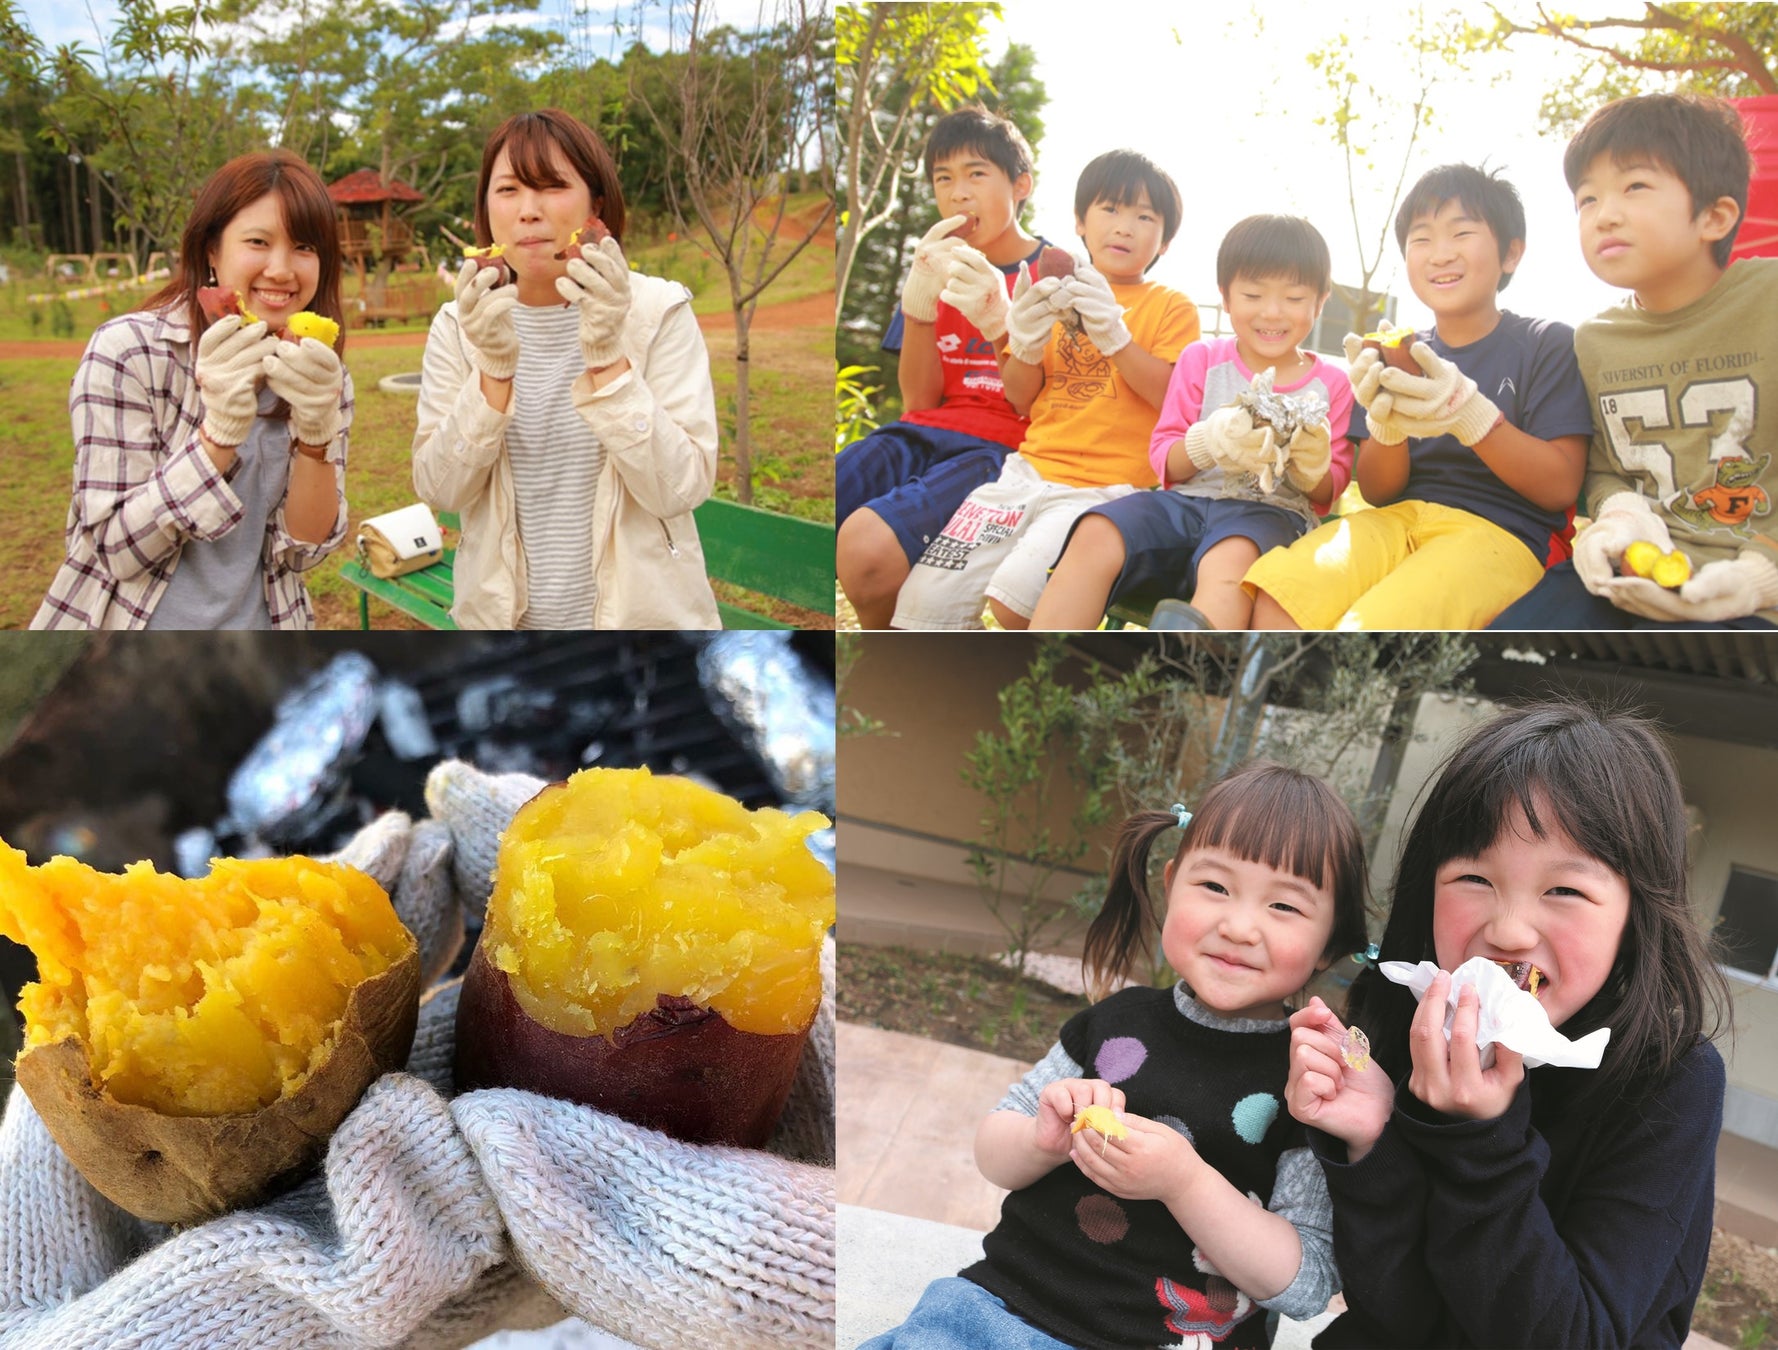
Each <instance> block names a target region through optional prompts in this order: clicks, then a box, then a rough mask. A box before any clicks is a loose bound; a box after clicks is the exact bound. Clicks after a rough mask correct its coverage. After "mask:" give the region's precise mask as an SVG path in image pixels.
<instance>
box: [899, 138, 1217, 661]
mask: <svg viewBox="0 0 1778 1350" xmlns="http://www.w3.org/2000/svg"><path fill="white" fill-rule="evenodd" d="M1182 213H1183V207H1182V205H1181V202H1180V197H1179V189H1178V188H1177V187H1176V186H1175V185H1174V183H1173V180H1172V179H1171V178H1170V177H1168V176H1167V174H1166V173H1164V172H1163V171H1162V170H1161V169H1160V168H1159V167H1158V166H1157V165H1156V164H1154V163H1153V161H1151V160H1149V159H1148V158H1147V157H1145V156H1143V155H1140V154H1137V153H1136V152H1135V151H1132V150H1114V151H1111V152H1109V153H1107V154H1104V155H1100V156H1099V157H1098V158H1097V159H1095V160H1093V162H1092V163H1090V164H1088V165H1087V167H1086V168H1085V169H1084V170H1083V171H1082V172H1081V176H1080V181H1079V183H1078V184H1077V185H1076V187H1075V194H1074V216H1075V229H1076V231H1077V232H1078V233H1079V234H1080V237H1081V239H1082V241H1083V242H1084V243H1085V244H1086V248H1087V254H1088V256H1089V257H1090V258H1091V259H1092V263H1091V265H1085V266H1077V267H1076V269H1075V272H1074V275H1073V276H1071V277H1045V278H1041V279H1039V280H1037V281H1031V280H1030V279H1029V275H1028V269H1026V268H1021V269H1020V277H1019V282H1018V285H1017V287H1016V289H1015V291H1014V298H1013V302H1012V308H1011V311H1010V312H1009V314H1008V315H1007V323H1006V328H1007V331H1006V336H1005V338H1004V339H1003V342H1004V355H1003V359H1002V364H1001V370H1002V374H1003V377H1004V380H1005V385H1006V397H1007V401H1008V402H1010V403H1011V404H1012V406H1013V407H1014V408H1016V409H1018V410H1019V411H1021V412H1024V411H1026V410H1029V414H1030V418H1031V427H1030V430H1029V431H1028V432H1027V433H1026V436H1025V441H1024V444H1023V445H1022V446H1020V448H1019V450H1018V452H1017V453H1016V454H1012V455H1008V456H1007V459H1006V464H1005V467H1004V468H1003V469H1002V470H1001V473H1000V477H999V478H998V479H996V480H994V481H993V482H990V483H986V484H984V485H983V486H981V487H979V488H977V489H976V490H975V491H973V492H971V493H970V494H969V496H968V497H967V498H966V499H965V500H964V502H963V505H962V506H961V507H959V508H958V510H957V512H956V514H955V515H953V516H952V517H951V519H950V523H949V524H947V525H946V526H945V528H944V530H943V532H942V533H940V534H939V535H938V537H937V538H935V539H933V541H932V542H931V544H929V545H928V546H927V548H926V550H925V552H924V553H923V554H921V556H920V560H919V562H918V563H917V564H916V565H915V566H914V568H913V570H912V571H911V572H910V573H909V575H908V578H907V581H906V582H905V583H904V584H903V586H902V588H901V593H900V596H899V598H898V600H897V603H896V608H895V620H894V626H895V627H897V628H954V629H967V628H979V627H981V626H982V621H981V613H982V605H983V600H984V598H985V599H986V601H987V604H988V607H989V608H990V609H991V610H992V612H993V614H994V616H995V618H996V619H997V620H998V621H999V622H1000V623H1001V624H1002V625H1003V626H1005V627H1007V628H1024V627H1026V626H1027V624H1028V623H1029V621H1030V616H1031V611H1032V610H1033V609H1035V608H1036V606H1037V598H1038V596H1039V595H1040V594H1042V592H1043V587H1044V583H1045V581H1046V580H1047V579H1048V575H1049V569H1050V565H1051V564H1052V563H1054V561H1055V560H1056V557H1057V555H1058V554H1059V553H1060V552H1061V550H1062V544H1063V541H1064V540H1065V539H1066V538H1067V535H1068V530H1069V527H1070V526H1071V525H1073V523H1074V521H1075V519H1076V518H1077V517H1079V515H1080V514H1081V512H1083V511H1085V510H1087V509H1088V508H1089V507H1092V506H1098V505H1102V504H1103V503H1105V502H1109V501H1114V500H1116V499H1117V498H1119V497H1122V496H1126V495H1128V494H1129V493H1131V492H1133V491H1135V490H1136V489H1137V488H1139V487H1153V486H1154V485H1155V481H1156V480H1155V476H1154V469H1153V467H1152V466H1151V465H1150V464H1149V462H1148V441H1149V437H1150V435H1151V434H1152V433H1153V431H1154V425H1155V419H1156V418H1157V417H1158V416H1159V414H1160V407H1161V402H1162V400H1163V399H1164V398H1165V396H1166V392H1167V382H1168V380H1169V379H1170V378H1171V376H1172V373H1173V363H1174V362H1175V361H1176V360H1177V359H1178V357H1179V353H1180V351H1181V350H1182V349H1183V348H1184V347H1185V345H1186V344H1187V343H1188V342H1191V341H1193V340H1195V339H1196V338H1197V336H1198V310H1197V306H1196V305H1194V304H1193V303H1192V302H1191V300H1190V299H1189V298H1187V297H1186V296H1185V295H1184V294H1182V293H1181V292H1179V291H1176V290H1173V289H1172V288H1170V287H1167V286H1163V285H1161V284H1160V283H1158V282H1154V281H1149V280H1147V279H1146V273H1147V271H1148V269H1149V268H1150V267H1152V266H1153V265H1154V263H1155V261H1156V260H1157V259H1158V258H1159V257H1160V256H1161V254H1163V253H1164V252H1166V250H1167V245H1168V244H1169V243H1171V242H1172V239H1173V236H1174V234H1176V233H1177V232H1178V229H1179V222H1180V217H1181V215H1182ZM967 262H968V260H966V259H959V260H958V261H956V262H954V263H953V264H952V268H953V271H952V275H953V277H954V278H958V277H960V276H961V275H962V274H963V273H964V271H965V269H966V266H967Z"/></svg>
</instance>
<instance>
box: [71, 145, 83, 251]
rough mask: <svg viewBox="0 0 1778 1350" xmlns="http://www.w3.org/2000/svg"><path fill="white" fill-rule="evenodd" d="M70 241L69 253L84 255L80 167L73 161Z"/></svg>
mask: <svg viewBox="0 0 1778 1350" xmlns="http://www.w3.org/2000/svg"><path fill="white" fill-rule="evenodd" d="M67 216H68V239H69V241H70V243H71V245H72V247H70V248H69V250H68V252H70V253H83V252H85V250H84V249H82V248H81V247H80V166H79V165H78V164H76V163H75V162H74V161H73V160H69V161H68V209H67Z"/></svg>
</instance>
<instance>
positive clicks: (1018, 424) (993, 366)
mask: <svg viewBox="0 0 1778 1350" xmlns="http://www.w3.org/2000/svg"><path fill="white" fill-rule="evenodd" d="M1042 251H1043V243H1042V241H1041V240H1040V241H1039V242H1038V246H1037V249H1036V250H1035V251H1034V252H1033V253H1032V254H1031V256H1030V258H1029V259H1027V260H1026V261H1029V262H1030V263H1032V265H1033V266H1035V265H1036V261H1037V254H1038V253H1041V252H1042ZM1000 270H1001V271H1002V272H1005V273H1006V289H1007V293H1008V294H1009V295H1010V294H1011V293H1012V288H1013V285H1014V284H1015V283H1016V282H1017V280H1018V275H1019V265H1018V264H1017V263H1014V264H1013V265H1012V266H1011V267H1010V268H1008V267H1002V268H1001V269H1000ZM934 329H935V336H936V338H937V341H938V360H939V366H940V369H941V370H942V371H943V372H944V392H943V393H942V394H941V395H940V397H939V404H938V406H937V407H936V408H921V409H919V410H918V411H916V412H904V413H903V414H902V415H901V420H902V421H904V422H913V423H914V424H916V425H917V426H923V427H938V428H939V429H940V430H943V431H955V432H959V433H961V434H962V435H965V436H979V437H981V439H983V440H985V441H997V442H999V443H1000V444H1001V445H1004V446H1008V447H1010V448H1011V449H1014V450H1017V449H1018V448H1019V445H1020V444H1021V443H1022V442H1023V441H1024V439H1025V431H1026V428H1028V427H1029V426H1030V425H1031V424H1030V422H1029V421H1028V420H1027V419H1025V418H1023V417H1020V416H1019V415H1018V413H1017V412H1015V411H1014V410H1013V406H1012V404H1010V403H1008V402H1007V401H1006V386H1005V385H1004V384H1002V383H1001V380H1000V363H999V361H997V360H996V359H995V357H994V344H993V343H991V342H989V341H988V339H987V338H985V337H983V336H982V335H981V332H980V330H978V329H977V328H976V326H975V325H974V324H972V323H971V322H970V321H969V320H968V319H966V318H964V317H963V314H962V312H961V311H960V310H958V309H956V308H955V307H954V306H951V305H947V304H946V303H945V302H944V301H943V300H940V301H939V302H938V320H937V322H936V323H935V324H934ZM901 335H902V316H901V311H900V310H899V309H898V310H896V312H895V318H894V320H893V322H891V324H890V325H889V331H888V333H886V334H885V335H884V337H883V349H884V350H885V351H893V352H899V351H900V350H901Z"/></svg>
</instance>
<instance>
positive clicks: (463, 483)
mask: <svg viewBox="0 0 1778 1350" xmlns="http://www.w3.org/2000/svg"><path fill="white" fill-rule="evenodd" d="M595 215H596V216H597V217H599V219H600V221H602V222H603V225H604V228H605V229H606V230H608V231H609V232H610V234H609V237H607V238H604V239H602V240H600V241H599V242H596V243H595V242H594V240H593V236H594V235H596V234H598V233H599V231H598V230H596V229H595V230H589V231H588V232H587V237H586V238H584V239H579V240H577V246H575V247H570V236H572V235H573V234H574V232H575V231H576V230H578V229H580V228H581V226H582V224H583V222H585V221H586V220H587V219H588V217H589V216H595ZM475 228H476V237H477V241H478V242H479V243H480V244H481V245H482V246H484V247H486V246H487V245H489V244H498V245H501V246H502V247H503V249H504V253H503V254H502V255H501V256H502V260H503V261H504V262H505V263H507V264H508V265H509V266H510V272H509V271H507V269H505V268H502V267H497V266H496V267H478V265H477V263H476V262H475V261H474V260H473V259H471V260H467V261H465V262H464V264H463V268H462V270H461V272H459V273H458V276H457V298H456V299H455V300H452V301H450V302H448V303H447V304H446V305H445V306H444V307H443V308H442V309H440V310H439V312H438V316H437V317H436V318H435V319H433V321H432V331H431V332H430V333H429V334H428V336H427V339H426V356H425V362H424V367H423V373H422V377H421V383H420V412H419V427H418V430H417V431H416V433H415V435H414V486H415V488H416V489H417V490H418V492H419V494H420V496H421V497H422V498H423V499H424V500H425V501H426V502H428V503H429V504H430V505H431V506H432V507H434V508H435V509H437V510H441V511H456V512H458V513H459V514H460V515H461V517H462V540H461V543H460V546H459V548H458V550H457V559H456V566H455V572H454V580H455V589H456V600H455V603H454V604H453V605H452V607H451V616H452V618H454V619H455V620H456V621H457V623H458V624H459V625H460V626H462V627H464V628H717V627H720V626H721V624H720V620H719V619H718V617H717V610H716V598H715V596H714V594H712V592H711V590H710V581H709V578H708V576H707V575H706V572H705V568H704V552H703V548H702V546H701V545H700V544H699V542H698V532H697V526H696V523H695V522H694V521H693V519H692V515H691V512H692V509H693V508H694V507H696V506H697V505H698V504H699V503H700V502H702V501H704V500H705V499H706V498H707V497H709V495H710V488H711V485H712V483H713V482H714V481H715V477H716V397H715V392H714V390H713V388H712V386H711V383H710V361H709V356H708V354H707V353H706V351H705V349H704V339H703V335H702V334H701V333H699V331H698V325H697V321H696V320H695V319H694V318H693V316H692V312H691V294H690V292H688V291H687V290H686V289H685V287H683V286H681V285H679V284H678V283H677V282H672V281H666V280H663V279H661V278H659V277H651V276H646V275H644V274H642V273H640V272H632V271H631V270H630V267H629V263H628V262H627V261H626V260H625V258H624V254H623V248H622V243H621V241H622V237H623V229H624V199H623V190H622V188H621V187H620V186H619V185H618V181H617V170H616V165H615V164H614V162H613V160H612V157H611V152H610V150H608V149H607V148H606V146H605V143H604V142H603V141H601V140H600V139H599V137H598V135H597V134H596V133H595V132H593V131H592V130H591V128H589V127H587V126H586V125H585V124H584V123H582V122H580V121H579V120H578V119H576V118H574V117H572V116H570V115H569V114H567V113H565V112H561V111H558V110H556V109H553V108H552V109H545V110H543V111H542V112H535V113H520V114H518V115H517V116H515V117H512V118H509V119H508V120H507V121H506V122H505V123H504V124H502V125H501V127H500V128H499V129H498V130H497V131H496V132H495V133H494V135H493V136H492V138H490V140H489V141H488V144H487V148H486V149H485V150H484V151H483V152H482V168H481V179H480V183H479V185H478V188H477V192H476V218H475ZM558 255H561V256H558ZM502 282H506V283H508V284H501V283H502Z"/></svg>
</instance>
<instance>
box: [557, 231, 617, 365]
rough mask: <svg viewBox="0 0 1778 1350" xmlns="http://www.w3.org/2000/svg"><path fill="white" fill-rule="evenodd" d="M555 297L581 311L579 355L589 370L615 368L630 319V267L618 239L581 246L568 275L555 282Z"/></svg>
mask: <svg viewBox="0 0 1778 1350" xmlns="http://www.w3.org/2000/svg"><path fill="white" fill-rule="evenodd" d="M556 294H558V295H560V296H561V297H562V299H564V300H566V301H567V302H568V303H569V304H571V305H573V306H574V307H575V308H576V309H578V310H579V311H580V354H581V357H582V359H583V360H585V362H586V366H587V369H588V370H603V369H604V368H605V367H606V366H610V365H615V364H616V363H617V362H618V361H619V360H620V359H621V358H622V357H623V354H624V349H623V335H624V324H625V322H626V321H627V320H628V319H629V317H630V264H629V262H628V261H627V260H626V259H625V258H624V250H623V245H621V244H619V243H618V242H617V236H615V235H609V234H608V235H606V236H605V238H603V239H601V240H600V241H599V242H598V243H596V244H582V245H581V246H580V256H579V257H578V258H570V259H569V260H568V275H567V276H565V277H557V278H556Z"/></svg>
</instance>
